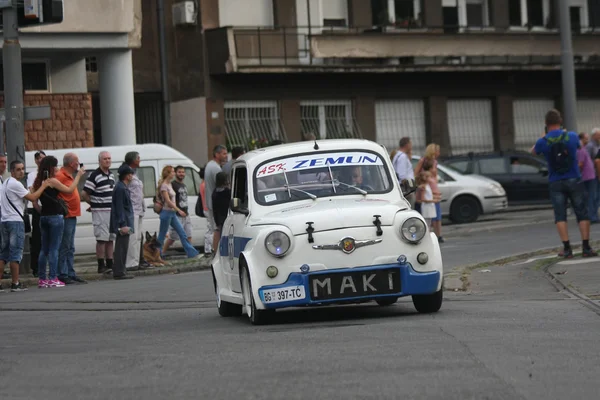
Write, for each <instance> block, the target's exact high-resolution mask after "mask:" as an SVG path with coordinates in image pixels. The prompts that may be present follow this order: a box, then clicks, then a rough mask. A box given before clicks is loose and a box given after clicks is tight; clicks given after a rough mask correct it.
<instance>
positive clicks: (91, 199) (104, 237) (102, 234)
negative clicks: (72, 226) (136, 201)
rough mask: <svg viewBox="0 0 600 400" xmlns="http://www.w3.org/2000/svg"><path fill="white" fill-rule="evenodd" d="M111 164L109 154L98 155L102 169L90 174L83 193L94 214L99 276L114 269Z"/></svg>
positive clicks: (112, 180) (113, 179)
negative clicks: (110, 226) (111, 219)
mask: <svg viewBox="0 0 600 400" xmlns="http://www.w3.org/2000/svg"><path fill="white" fill-rule="evenodd" d="M111 163H112V159H111V156H110V153H109V152H107V151H103V152H101V153H100V154H99V155H98V164H99V165H100V167H99V168H98V169H96V170H95V171H93V172H92V173H91V174H90V176H89V177H88V179H87V181H86V182H85V186H84V188H83V193H82V198H83V200H84V201H85V202H87V203H88V204H89V205H90V208H88V211H91V212H92V225H93V226H94V236H95V237H96V258H97V259H98V273H99V274H102V273H105V272H110V271H112V267H113V241H114V240H115V235H114V234H112V233H110V230H109V225H110V208H111V205H112V195H113V189H114V187H115V176H114V175H113V174H112V173H111V172H110V165H111ZM105 261H106V262H105Z"/></svg>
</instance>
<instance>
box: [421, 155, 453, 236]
mask: <svg viewBox="0 0 600 400" xmlns="http://www.w3.org/2000/svg"><path fill="white" fill-rule="evenodd" d="M439 156H440V146H439V145H437V144H435V143H431V144H429V145H427V147H426V148H425V154H424V156H423V157H422V158H421V159H420V160H419V162H418V163H417V166H416V167H415V170H414V173H415V175H418V174H419V173H421V171H423V170H424V163H425V161H426V160H429V161H430V162H431V169H430V171H431V178H432V179H431V181H430V185H431V190H432V191H433V196H434V197H435V198H439V199H440V202H437V203H435V210H436V216H435V217H434V218H432V220H431V224H432V227H433V231H434V232H435V234H436V235H437V237H438V241H439V242H440V243H444V242H445V240H444V237H443V236H442V206H441V196H442V193H441V192H440V191H439V188H438V181H439V178H438V172H437V164H438V162H437V159H438V158H439Z"/></svg>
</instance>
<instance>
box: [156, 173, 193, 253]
mask: <svg viewBox="0 0 600 400" xmlns="http://www.w3.org/2000/svg"><path fill="white" fill-rule="evenodd" d="M184 181H185V168H184V167H182V166H181V165H178V166H176V167H175V179H174V180H173V182H171V186H172V187H173V190H174V191H175V204H177V207H179V209H180V210H182V211H183V212H184V213H185V216H183V217H182V216H181V215H177V216H176V218H177V219H179V222H180V223H181V226H183V230H184V231H185V236H186V237H187V240H188V242H190V243H192V219H191V217H190V213H189V207H188V189H187V186H186V185H185V183H184ZM176 240H180V239H179V235H178V234H177V231H175V229H173V227H171V228H169V235H168V238H167V240H166V241H165V246H164V248H163V253H166V252H167V250H168V249H169V247H171V246H173V243H175V241H176Z"/></svg>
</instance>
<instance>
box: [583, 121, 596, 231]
mask: <svg viewBox="0 0 600 400" xmlns="http://www.w3.org/2000/svg"><path fill="white" fill-rule="evenodd" d="M585 148H586V150H587V151H588V153H589V155H590V157H591V159H592V160H596V157H597V156H598V154H599V153H600V128H594V129H592V134H591V137H590V141H589V142H588V144H587V145H586V146H585ZM594 198H595V200H596V204H595V207H594V210H596V213H595V215H598V208H600V172H596V195H595V197H594ZM590 217H591V218H592V219H593V215H591V216H590ZM592 222H593V221H592Z"/></svg>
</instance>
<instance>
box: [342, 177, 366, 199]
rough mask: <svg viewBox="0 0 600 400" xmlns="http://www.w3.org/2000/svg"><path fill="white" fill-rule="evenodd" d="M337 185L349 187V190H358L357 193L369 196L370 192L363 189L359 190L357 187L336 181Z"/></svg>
mask: <svg viewBox="0 0 600 400" xmlns="http://www.w3.org/2000/svg"><path fill="white" fill-rule="evenodd" d="M335 183H337V184H338V185H342V186H344V187H347V188H352V189H356V191H357V192H359V193H360V194H362V195H365V196H366V195H367V194H369V192H367V191H366V190H363V189H361V188H359V187H357V186H352V185H348V184H347V183H344V182H340V181H337V180H336V181H335Z"/></svg>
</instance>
